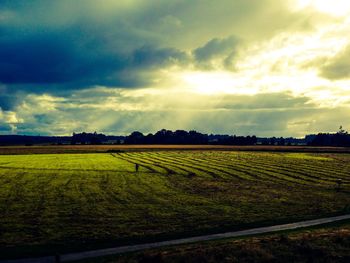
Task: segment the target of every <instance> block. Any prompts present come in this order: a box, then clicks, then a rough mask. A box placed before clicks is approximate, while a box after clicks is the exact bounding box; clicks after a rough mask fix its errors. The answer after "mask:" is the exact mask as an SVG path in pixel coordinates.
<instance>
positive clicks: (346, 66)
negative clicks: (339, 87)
mask: <svg viewBox="0 0 350 263" xmlns="http://www.w3.org/2000/svg"><path fill="white" fill-rule="evenodd" d="M320 74H321V76H322V77H325V78H328V79H331V80H337V79H348V78H350V46H347V47H346V48H345V49H344V50H342V51H341V52H340V53H339V54H337V55H336V56H335V57H333V58H330V59H328V60H326V59H325V61H324V64H323V65H322V66H321V68H320Z"/></svg>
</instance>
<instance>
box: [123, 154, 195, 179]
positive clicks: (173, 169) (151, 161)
mask: <svg viewBox="0 0 350 263" xmlns="http://www.w3.org/2000/svg"><path fill="white" fill-rule="evenodd" d="M128 156H129V158H134V159H135V160H138V161H140V162H147V163H149V164H152V165H155V166H158V167H161V168H163V169H164V170H166V171H167V172H168V174H171V173H179V174H182V175H188V174H189V173H191V172H197V173H198V171H196V170H194V169H189V168H188V167H187V168H185V167H183V166H177V165H174V164H171V163H167V162H166V163H164V162H162V160H158V161H160V162H161V163H160V162H156V161H155V159H154V158H152V157H150V156H149V155H146V156H145V155H139V154H138V153H131V154H128ZM169 167H171V169H169ZM190 168H192V167H190ZM169 170H170V171H171V173H169Z"/></svg>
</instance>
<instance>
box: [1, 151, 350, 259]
mask: <svg viewBox="0 0 350 263" xmlns="http://www.w3.org/2000/svg"><path fill="white" fill-rule="evenodd" d="M349 160H350V155H348V154H305V153H256V152H254V153H252V152H226V151H225V152H220V151H215V152H212V151H195V152H194V151H186V152H183V151H174V152H139V153H137V152H133V153H127V152H126V153H111V154H49V155H16V156H14V155H4V156H0V212H1V216H0V257H1V258H13V257H23V256H38V255H50V254H55V253H63V252H68V251H77V250H88V249H94V248H100V247H110V246H118V245H123V244H134V243H143V242H152V241H156V240H166V239H172V238H179V237H184V236H191V235H200V234H207V233H215V232H224V231H230V230H238V229H242V228H250V227H257V226H262V225H273V224H280V223H284V222H292V221H300V220H303V219H311V218H318V217H324V216H329V215H334V214H341V213H347V212H349V204H350V194H349V190H350V187H349V186H350V162H349ZM136 163H138V164H139V165H140V170H139V171H138V172H135V164H136ZM338 178H342V180H343V181H342V185H341V189H340V190H339V191H337V190H335V187H336V182H337V180H338Z"/></svg>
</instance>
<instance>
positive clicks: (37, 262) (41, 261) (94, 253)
mask: <svg viewBox="0 0 350 263" xmlns="http://www.w3.org/2000/svg"><path fill="white" fill-rule="evenodd" d="M346 219H350V215H343V216H334V217H327V218H320V219H315V220H307V221H301V222H296V223H291V224H283V225H275V226H268V227H259V228H252V229H248V230H242V231H234V232H226V233H221V234H212V235H204V236H196V237H189V238H181V239H174V240H169V241H162V242H154V243H146V244H140V245H130V246H122V247H115V248H107V249H99V250H91V251H85V252H78V253H70V254H64V255H60V261H61V262H69V261H75V260H81V259H86V258H94V257H100V256H108V255H114V254H121V253H126V252H134V251H140V250H144V249H150V248H159V247H164V246H172V245H180V244H187V243H194V242H201V241H210V240H217V239H225V238H231V237H242V236H249V235H258V234H264V233H272V232H277V231H282V230H292V229H297V228H303V227H310V226H317V225H322V224H327V223H332V222H337V221H341V220H346ZM51 262H57V261H56V258H55V257H54V256H52V257H42V258H28V259H21V260H5V261H0V263H51Z"/></svg>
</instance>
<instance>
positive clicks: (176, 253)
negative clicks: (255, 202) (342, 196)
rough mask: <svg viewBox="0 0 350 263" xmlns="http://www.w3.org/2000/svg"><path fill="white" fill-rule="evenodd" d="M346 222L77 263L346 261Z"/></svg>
mask: <svg viewBox="0 0 350 263" xmlns="http://www.w3.org/2000/svg"><path fill="white" fill-rule="evenodd" d="M349 261H350V224H349V223H343V224H340V225H333V226H328V227H325V228H314V229H309V230H299V231H293V232H289V233H287V232H286V233H283V234H281V233H279V234H273V235H264V236H259V237H248V238H239V239H231V240H222V241H213V242H206V243H199V244H190V245H182V246H177V247H169V248H163V249H153V250H147V251H143V252H138V253H130V254H124V255H116V256H109V257H103V258H94V259H90V260H84V261H80V262H81V263H92V262H97V263H124V262H125V263H126V262H127V263H137V262H140V263H142V262H143V263H146V262H152V263H161V262H164V263H180V262H188V263H211V262H212V263H216V262H240V263H245V262H329V263H332V262H349Z"/></svg>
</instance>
